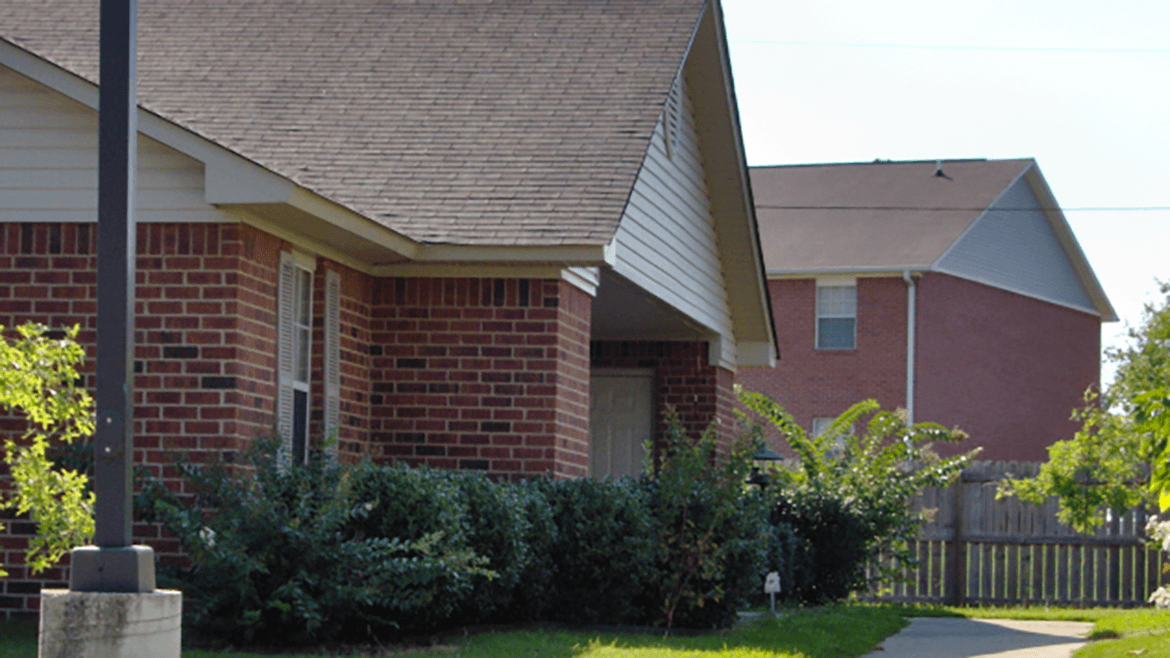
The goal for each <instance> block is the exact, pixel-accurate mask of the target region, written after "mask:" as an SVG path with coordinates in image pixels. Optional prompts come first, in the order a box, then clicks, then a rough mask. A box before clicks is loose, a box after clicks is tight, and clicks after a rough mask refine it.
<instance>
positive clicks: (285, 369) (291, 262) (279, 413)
mask: <svg viewBox="0 0 1170 658" xmlns="http://www.w3.org/2000/svg"><path fill="white" fill-rule="evenodd" d="M296 270H297V268H296V259H295V258H294V257H293V255H292V254H291V253H289V252H287V251H282V252H280V269H279V271H278V272H277V293H276V295H277V300H276V433H277V434H279V435H280V442H281V445H282V446H283V447H284V450H283V452H282V455H281V462H280V463H281V464H282V465H287V464H288V463H289V458H290V455H291V454H292V441H293V357H294V349H295V348H294V341H295V338H296V337H295V335H294V333H295V332H294V327H293V324H294V318H293V314H294V312H295V306H296Z"/></svg>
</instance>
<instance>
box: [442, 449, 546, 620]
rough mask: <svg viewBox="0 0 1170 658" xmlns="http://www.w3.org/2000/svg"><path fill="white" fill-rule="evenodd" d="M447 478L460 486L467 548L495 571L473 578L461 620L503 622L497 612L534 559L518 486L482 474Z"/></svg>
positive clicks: (453, 474)
mask: <svg viewBox="0 0 1170 658" xmlns="http://www.w3.org/2000/svg"><path fill="white" fill-rule="evenodd" d="M445 476H446V477H447V478H448V479H449V480H450V481H451V482H452V483H453V484H455V486H456V487H457V488H458V489H459V491H460V494H461V495H462V496H463V499H464V503H465V505H466V508H467V514H466V516H467V523H468V526H469V532H468V535H467V541H468V548H470V549H471V550H472V551H473V552H474V553H475V554H476V555H478V556H480V557H482V558H484V560H485V566H486V567H487V568H489V569H491V570H492V571H493V573H494V575H493V577H491V578H487V577H477V578H475V579H474V581H473V586H472V591H471V593H470V594H469V596H468V597H467V598H466V599H465V600H464V601H463V604H462V605H461V609H460V613H459V615H458V617H459V621H460V623H476V622H485V621H494V620H506V617H505V616H504V615H502V614H501V613H503V612H505V611H507V610H508V608H509V607H510V606H511V604H512V600H513V596H514V595H515V592H516V587H517V585H518V584H519V582H520V578H521V575H522V574H523V573H524V572H525V571H526V570H527V569H528V564H529V562H531V560H532V552H531V550H530V548H529V545H528V538H529V532H530V527H529V525H530V524H529V521H528V517H527V515H526V514H525V509H524V504H525V502H526V501H525V499H524V497H523V495H522V494H521V493H520V492H519V491H518V488H517V487H516V485H511V484H497V483H495V482H492V481H491V480H489V479H488V478H487V477H485V476H484V475H483V474H481V473H474V472H467V471H447V472H446V473H445Z"/></svg>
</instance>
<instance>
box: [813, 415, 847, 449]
mask: <svg viewBox="0 0 1170 658" xmlns="http://www.w3.org/2000/svg"><path fill="white" fill-rule="evenodd" d="M835 420H837V419H836V418H828V417H819V416H818V417H816V418H813V422H812V435H813V437H819V436H821V435H822V434H824V433H825V432H827V431H829V426H830V425H832V424H833V421H835ZM846 436H853V428H852V427H850V428H847V429H846V431H845V433H844V434H838V435H837V436H835V437H833V446H832V447H831V448H829V455H831V456H834V457H837V456H840V454H841V452H842V451H843V450H845V437H846Z"/></svg>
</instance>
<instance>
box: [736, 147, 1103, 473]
mask: <svg viewBox="0 0 1170 658" xmlns="http://www.w3.org/2000/svg"><path fill="white" fill-rule="evenodd" d="M751 178H752V190H753V194H754V196H755V202H756V208H757V216H758V217H759V222H760V232H761V240H762V241H763V245H764V259H765V263H766V265H767V268H768V287H769V290H770V294H771V296H772V305H773V308H775V309H776V314H775V322H776V334H777V336H778V340H779V342H780V350H781V352H782V353H783V355H784V358H783V360H781V361H780V362H779V363H778V364H777V367H776V369H775V370H770V371H763V370H761V371H753V372H750V373H744V375H743V376H742V377H741V378H740V382H741V383H742V384H743V385H744V386H745V387H747V388H750V389H753V390H758V391H761V392H764V393H767V394H769V395H771V396H773V397H774V398H775V399H776V400H778V401H779V402H780V403H781V404H782V405H783V406H784V407H785V408H786V409H787V410H788V411H789V412H791V413H792V414H793V415H794V416H795V418H796V420H797V421H798V422H799V423H801V424H802V426H803V427H805V428H807V429H808V430H810V431H814V432H815V431H818V430H819V429H820V428H821V427H822V426H823V425H824V424H827V422H828V421H829V420H831V419H832V418H833V417H835V416H837V415H838V414H840V413H841V412H842V411H844V410H845V409H846V408H848V407H849V406H850V405H851V404H853V403H855V402H858V401H860V400H864V399H867V398H874V399H876V400H877V401H878V402H880V403H881V404H882V406H883V407H884V408H888V409H892V408H894V407H904V408H906V409H908V411H909V412H910V414H911V416H912V418H913V419H914V420H916V421H934V422H938V423H941V424H943V425H946V426H948V427H950V426H956V425H957V426H958V427H960V428H962V429H964V430H965V431H967V432H968V433H969V434H970V435H971V440H970V441H968V442H967V443H966V444H964V445H963V448H965V449H966V448H970V447H972V446H982V447H983V454H982V455H981V457H980V458H981V459H996V460H1028V461H1043V460H1045V459H1047V452H1046V451H1045V448H1046V447H1047V446H1048V445H1050V444H1052V443H1053V442H1054V441H1057V440H1059V439H1064V438H1069V437H1071V435H1072V432H1073V431H1074V430H1075V429H1076V427H1077V426H1076V425H1075V424H1074V423H1073V422H1071V421H1070V420H1069V414H1070V412H1071V410H1072V409H1073V408H1074V407H1078V406H1080V404H1081V399H1082V394H1083V393H1084V391H1085V389H1086V388H1087V387H1089V386H1090V385H1096V384H1097V383H1098V379H1099V361H1100V327H1101V323H1102V322H1111V321H1115V320H1116V319H1117V317H1116V315H1115V313H1114V311H1113V308H1112V307H1111V306H1110V304H1109V300H1108V299H1107V298H1106V296H1105V293H1104V291H1103V290H1102V289H1101V286H1100V284H1099V283H1098V282H1097V279H1096V276H1095V275H1094V274H1093V271H1092V269H1091V268H1090V266H1089V263H1088V261H1087V260H1086V259H1085V256H1084V253H1083V252H1082V251H1081V249H1080V247H1079V245H1078V244H1077V241H1076V238H1075V237H1074V236H1073V233H1072V231H1071V229H1070V228H1069V226H1068V223H1067V221H1066V220H1065V219H1064V216H1063V214H1062V213H1061V211H1060V207H1059V205H1058V204H1057V202H1056V200H1055V198H1054V197H1053V195H1052V192H1051V191H1050V190H1049V188H1048V186H1047V184H1046V183H1045V182H1044V178H1043V176H1042V175H1041V174H1040V170H1039V167H1037V165H1036V163H1035V162H1034V161H1032V160H1001V161H985V160H961V161H943V162H935V161H930V162H873V163H859V164H830V165H808V166H783V167H753V168H752V169H751ZM777 445H778V447H782V446H781V444H779V443H778V444H777ZM955 449H957V448H955Z"/></svg>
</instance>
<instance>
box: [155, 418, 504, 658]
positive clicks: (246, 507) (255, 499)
mask: <svg viewBox="0 0 1170 658" xmlns="http://www.w3.org/2000/svg"><path fill="white" fill-rule="evenodd" d="M276 446H277V443H276V442H275V441H272V440H260V441H256V442H255V443H254V444H253V447H252V448H251V449H249V450H248V451H247V452H246V453H245V457H246V464H247V468H245V469H242V470H244V471H245V472H244V473H243V474H234V473H232V472H230V471H229V470H228V469H227V468H224V467H222V466H212V467H196V466H190V465H185V466H183V468H184V470H185V472H186V473H187V475H188V477H189V479H190V480H191V481H192V483H193V484H194V486H195V490H198V491H201V492H202V493H201V494H200V495H199V496H198V497H197V498H196V500H195V501H194V504H188V503H186V502H185V501H179V500H176V499H175V498H174V497H173V496H172V495H171V494H169V492H167V491H166V490H165V488H163V487H162V486H161V485H159V484H158V483H157V482H154V483H150V484H149V485H148V486H147V487H146V490H145V491H144V492H143V494H142V495H141V496H140V497H139V503H140V509H141V510H142V511H143V516H144V518H145V519H146V520H149V521H157V522H160V523H162V524H163V526H164V527H165V528H166V529H167V530H168V531H169V532H171V533H172V534H174V535H175V536H177V537H178V538H179V540H180V541H181V542H182V545H183V548H184V550H185V551H186V552H187V554H188V555H189V556H190V560H191V565H190V566H189V567H187V568H181V569H168V570H167V573H166V576H167V577H166V580H170V581H171V582H172V583H175V584H178V585H179V586H180V587H181V588H182V590H183V592H184V605H183V612H184V616H185V621H184V624H185V626H186V627H187V628H188V629H190V630H192V631H195V632H196V633H197V634H199V635H202V636H205V637H207V638H214V639H216V640H218V641H222V642H230V643H240V642H243V643H252V642H256V641H263V642H264V643H266V644H306V643H312V642H323V641H330V640H337V639H365V636H368V635H369V634H374V635H378V634H384V633H388V632H391V631H393V630H394V629H396V628H398V627H399V625H400V624H399V621H400V620H413V619H418V618H420V617H422V618H426V619H433V618H442V617H444V616H447V615H449V614H450V613H451V612H453V611H454V608H455V605H456V604H457V603H458V602H459V601H460V600H462V598H463V597H465V596H466V595H467V593H468V592H469V591H470V588H471V583H472V578H474V577H476V576H481V575H485V574H486V573H487V572H486V570H485V569H483V568H482V567H481V566H480V564H481V562H482V561H481V560H479V559H477V558H476V557H475V555H474V554H473V553H472V552H471V551H469V550H467V549H465V548H464V547H462V546H453V545H451V544H450V542H449V540H447V539H445V538H444V536H443V534H442V533H441V532H429V533H421V534H420V535H418V536H416V537H410V538H403V537H398V536H396V537H378V536H368V535H363V534H362V533H360V532H355V531H354V529H355V528H362V527H370V526H371V525H373V524H372V519H371V517H372V516H373V513H374V512H375V511H376V510H377V509H378V507H377V506H376V505H374V504H372V502H371V501H370V500H368V499H366V500H362V501H357V500H355V499H354V497H353V496H352V495H351V491H350V484H351V478H350V473H349V472H348V470H347V469H345V468H343V467H339V466H336V465H334V464H332V463H331V462H330V461H328V460H327V459H326V458H322V457H321V456H319V455H318V456H315V457H314V458H313V459H311V460H310V462H309V463H308V464H307V465H305V466H290V467H285V468H281V467H279V466H278V465H277V464H278V461H279V460H278V458H277V447H276ZM383 507H388V505H385V506H383Z"/></svg>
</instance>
